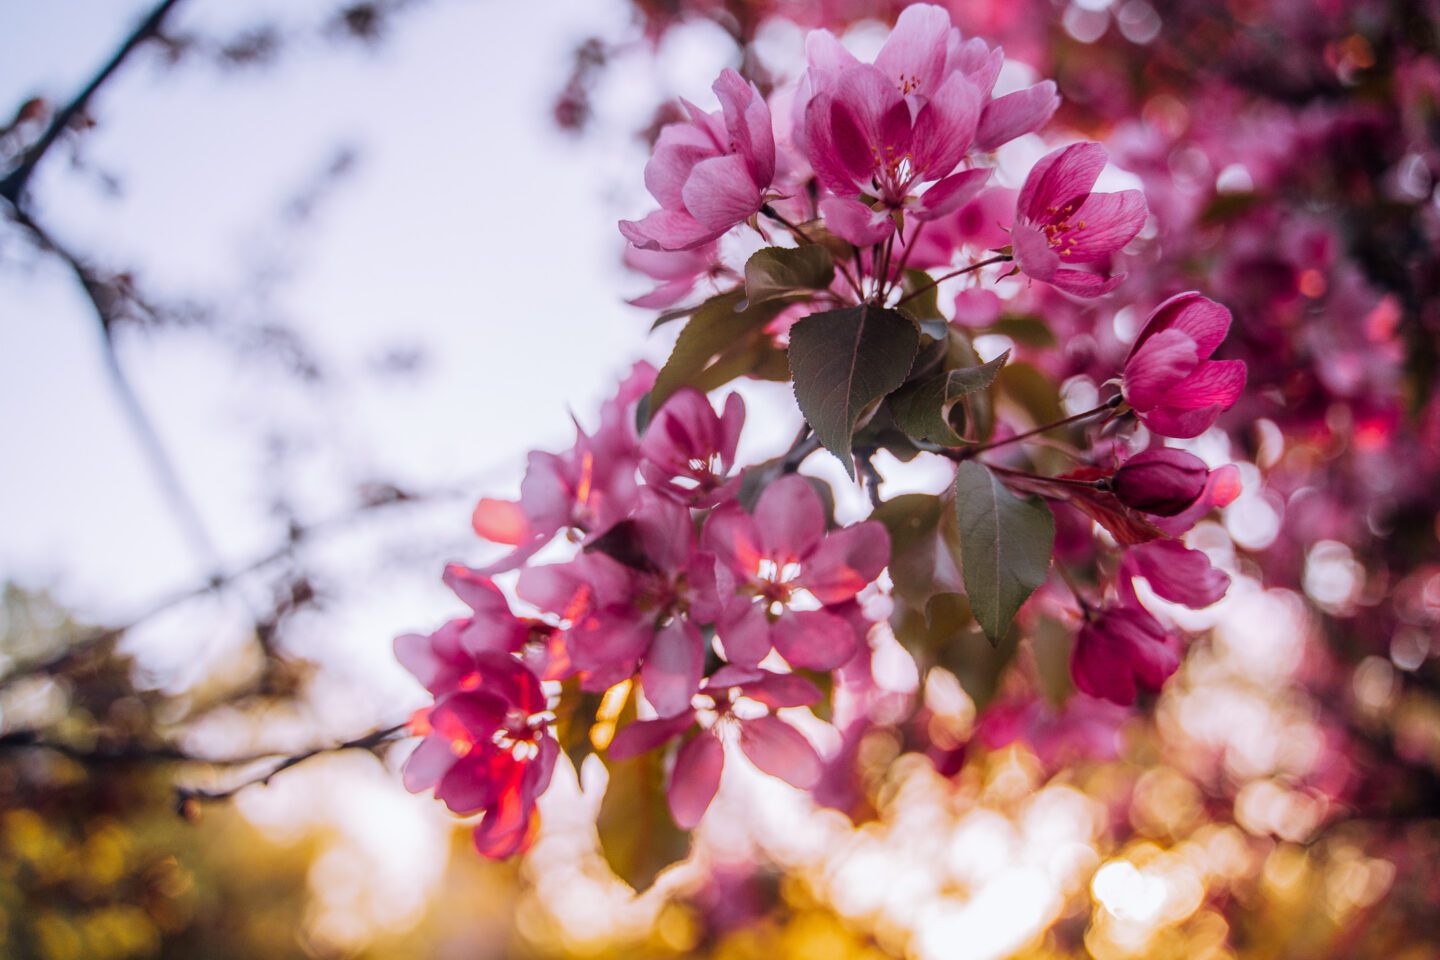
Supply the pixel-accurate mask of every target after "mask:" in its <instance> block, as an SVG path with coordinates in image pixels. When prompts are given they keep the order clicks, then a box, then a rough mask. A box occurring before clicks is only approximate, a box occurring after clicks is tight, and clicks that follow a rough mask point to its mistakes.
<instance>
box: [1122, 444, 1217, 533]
mask: <svg viewBox="0 0 1440 960" xmlns="http://www.w3.org/2000/svg"><path fill="white" fill-rule="evenodd" d="M1209 476H1210V470H1209V468H1207V467H1206V466H1205V462H1204V461H1203V460H1201V459H1200V458H1199V457H1197V456H1195V455H1194V454H1191V453H1186V452H1185V451H1184V450H1172V449H1170V448H1168V447H1162V448H1160V449H1158V450H1147V451H1145V452H1144V453H1142V454H1140V455H1138V456H1135V457H1131V458H1130V459H1129V460H1127V461H1126V462H1125V465H1124V466H1122V467H1121V468H1120V469H1119V470H1116V471H1115V476H1114V477H1112V478H1111V480H1110V488H1111V490H1113V491H1114V493H1115V496H1116V497H1117V498H1119V500H1120V502H1121V503H1123V504H1125V506H1127V507H1132V508H1134V509H1136V510H1139V511H1141V512H1142V513H1153V514H1155V515H1156V516H1160V517H1173V516H1175V515H1176V514H1177V513H1180V512H1181V511H1183V510H1184V509H1185V508H1187V507H1189V506H1190V505H1191V504H1192V503H1194V502H1195V500H1196V498H1198V497H1199V496H1200V494H1201V493H1202V492H1204V490H1205V481H1206V479H1207V478H1208V477H1209Z"/></svg>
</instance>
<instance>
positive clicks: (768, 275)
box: [745, 243, 835, 307]
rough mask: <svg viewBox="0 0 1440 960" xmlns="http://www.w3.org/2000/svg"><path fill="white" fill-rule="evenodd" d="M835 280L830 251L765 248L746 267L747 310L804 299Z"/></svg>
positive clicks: (815, 247)
mask: <svg viewBox="0 0 1440 960" xmlns="http://www.w3.org/2000/svg"><path fill="white" fill-rule="evenodd" d="M834 279H835V263H834V261H833V260H832V259H831V257H830V251H829V250H827V249H825V248H824V247H823V246H821V245H819V244H814V243H812V244H806V245H804V246H801V247H766V248H765V249H763V250H759V251H756V252H755V253H754V254H753V255H752V256H751V257H750V259H749V260H748V261H747V262H746V263H745V297H746V299H747V300H748V301H749V303H750V306H752V307H753V306H756V305H757V304H762V303H769V302H770V301H772V300H790V299H795V298H799V297H807V296H809V295H810V294H811V293H812V292H814V291H816V290H825V289H827V288H828V287H829V286H830V283H831V281H833V280H834Z"/></svg>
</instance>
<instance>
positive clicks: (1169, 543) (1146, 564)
mask: <svg viewBox="0 0 1440 960" xmlns="http://www.w3.org/2000/svg"><path fill="white" fill-rule="evenodd" d="M1136 577H1139V578H1141V579H1143V580H1145V581H1146V582H1147V583H1149V584H1150V589H1151V590H1153V591H1154V592H1155V595H1156V596H1158V597H1159V598H1160V599H1162V600H1168V601H1169V602H1171V603H1178V604H1182V605H1183V606H1187V607H1190V608H1191V609H1194V610H1200V609H1202V608H1204V607H1208V606H1210V605H1211V604H1212V603H1218V602H1220V599H1221V598H1222V597H1224V596H1225V591H1226V590H1228V589H1229V588H1230V575H1229V574H1227V573H1226V572H1225V571H1223V570H1217V569H1216V568H1215V567H1213V566H1212V565H1211V564H1210V558H1209V557H1207V556H1205V554H1203V553H1201V552H1200V551H1199V550H1191V549H1190V548H1189V547H1187V546H1185V545H1184V544H1183V543H1181V542H1180V541H1178V540H1152V541H1151V542H1149V543H1144V544H1140V545H1139V546H1134V547H1131V548H1130V549H1129V550H1126V551H1125V556H1124V557H1122V558H1121V560H1120V574H1119V584H1118V587H1119V590H1120V595H1121V596H1122V597H1124V598H1126V599H1127V600H1129V601H1131V602H1134V603H1139V599H1138V597H1136V595H1135V587H1134V583H1133V581H1134V579H1135V578H1136Z"/></svg>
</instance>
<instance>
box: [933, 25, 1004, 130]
mask: <svg viewBox="0 0 1440 960" xmlns="http://www.w3.org/2000/svg"><path fill="white" fill-rule="evenodd" d="M1004 66H1005V53H1004V51H1002V50H1001V49H1000V48H999V47H995V48H993V49H992V48H991V46H990V45H989V44H988V43H986V42H985V41H984V40H981V39H980V38H979V37H971V38H970V39H969V40H964V41H962V40H961V39H960V31H959V30H953V31H951V33H950V39H949V42H948V44H947V50H946V55H945V72H946V73H963V74H964V75H965V76H966V77H968V78H969V79H970V82H971V83H973V84H975V89H976V90H979V91H980V93H981V94H983V95H985V96H987V97H988V96H989V95H990V91H991V90H992V89H994V87H995V81H996V80H997V79H999V77H1000V70H1001V68H1002V67H1004ZM982 149H985V148H982Z"/></svg>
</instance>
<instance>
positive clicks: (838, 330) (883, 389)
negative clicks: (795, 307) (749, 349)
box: [790, 304, 920, 478]
mask: <svg viewBox="0 0 1440 960" xmlns="http://www.w3.org/2000/svg"><path fill="white" fill-rule="evenodd" d="M919 349H920V331H919V329H918V328H917V327H916V325H915V322H914V321H913V320H911V319H910V318H909V317H906V316H904V315H903V314H901V313H897V312H896V311H894V310H886V309H884V308H882V307H876V306H872V305H870V304H861V305H860V306H858V307H846V308H845V309H842V310H828V311H826V312H824V313H815V314H811V315H810V316H808V317H806V318H805V319H803V320H801V321H800V322H799V323H797V324H795V326H794V328H792V329H791V331H790V371H791V374H792V376H793V378H794V381H795V399H796V401H797V402H798V403H799V404H800V410H801V412H802V413H804V414H805V419H806V421H808V422H809V424H810V426H811V427H812V428H813V429H814V431H815V436H816V437H817V438H819V440H820V443H821V444H822V445H823V446H824V447H825V448H826V449H827V450H829V451H830V452H831V453H833V454H835V456H836V457H837V458H839V460H840V462H841V463H842V464H843V465H844V466H845V471H846V472H847V473H848V474H850V476H851V477H852V478H853V477H854V476H855V464H854V463H853V462H852V460H851V446H852V443H853V440H854V436H855V429H856V427H857V426H858V425H859V424H860V422H861V420H862V419H863V418H864V417H865V416H866V415H867V414H869V413H871V412H873V410H874V408H875V405H876V404H878V403H879V401H880V400H881V399H883V398H884V397H885V395H886V394H888V393H890V392H891V391H892V390H894V389H895V388H896V387H899V386H900V385H901V384H903V383H904V382H905V378H906V377H907V376H908V375H909V373H910V368H911V366H912V365H913V364H914V362H915V355H916V353H917V352H918V351H919Z"/></svg>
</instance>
